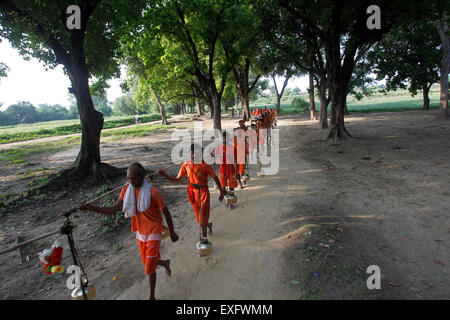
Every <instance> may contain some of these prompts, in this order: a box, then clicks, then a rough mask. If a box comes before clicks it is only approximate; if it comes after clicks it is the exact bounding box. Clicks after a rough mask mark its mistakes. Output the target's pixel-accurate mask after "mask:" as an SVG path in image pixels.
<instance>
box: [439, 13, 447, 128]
mask: <svg viewBox="0 0 450 320" xmlns="http://www.w3.org/2000/svg"><path fill="white" fill-rule="evenodd" d="M436 27H437V29H438V32H439V36H440V37H441V43H442V60H441V70H440V72H441V79H440V85H441V94H440V103H439V111H438V113H437V115H436V119H441V120H448V119H449V118H450V114H449V110H448V72H449V67H450V36H449V35H448V31H449V30H448V24H447V15H446V14H444V15H443V17H442V19H441V20H439V21H436Z"/></svg>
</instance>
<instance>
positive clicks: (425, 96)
mask: <svg viewBox="0 0 450 320" xmlns="http://www.w3.org/2000/svg"><path fill="white" fill-rule="evenodd" d="M429 92H430V89H429V88H428V84H427V83H426V82H425V83H424V84H423V85H422V93H423V110H430V98H429V97H428V94H429Z"/></svg>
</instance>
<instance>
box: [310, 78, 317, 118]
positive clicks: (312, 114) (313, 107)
mask: <svg viewBox="0 0 450 320" xmlns="http://www.w3.org/2000/svg"><path fill="white" fill-rule="evenodd" d="M308 93H309V104H310V106H311V120H317V111H316V103H315V101H314V77H313V74H312V72H310V73H309V89H308Z"/></svg>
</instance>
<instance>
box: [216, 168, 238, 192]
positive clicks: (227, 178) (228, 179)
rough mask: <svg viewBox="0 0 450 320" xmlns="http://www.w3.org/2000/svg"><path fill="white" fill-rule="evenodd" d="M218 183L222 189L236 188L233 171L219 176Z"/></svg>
mask: <svg viewBox="0 0 450 320" xmlns="http://www.w3.org/2000/svg"><path fill="white" fill-rule="evenodd" d="M219 181H220V184H221V185H222V188H225V187H226V186H228V187H229V188H237V186H238V184H237V180H236V174H235V173H234V170H233V171H232V172H228V173H227V174H223V173H221V174H219Z"/></svg>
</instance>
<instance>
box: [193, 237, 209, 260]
mask: <svg viewBox="0 0 450 320" xmlns="http://www.w3.org/2000/svg"><path fill="white" fill-rule="evenodd" d="M196 247H197V251H198V253H199V254H200V257H203V256H206V255H208V254H210V253H211V252H212V243H211V242H209V241H208V240H206V239H202V240H200V241H199V242H197V245H196Z"/></svg>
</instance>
